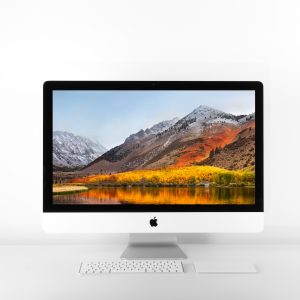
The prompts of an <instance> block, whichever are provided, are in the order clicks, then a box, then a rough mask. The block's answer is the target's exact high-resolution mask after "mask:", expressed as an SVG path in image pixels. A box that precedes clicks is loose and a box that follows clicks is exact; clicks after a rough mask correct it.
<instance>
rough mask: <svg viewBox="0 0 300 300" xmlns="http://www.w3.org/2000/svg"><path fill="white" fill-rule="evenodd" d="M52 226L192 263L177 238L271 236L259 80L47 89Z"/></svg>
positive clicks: (46, 214) (78, 84) (46, 218)
mask: <svg viewBox="0 0 300 300" xmlns="http://www.w3.org/2000/svg"><path fill="white" fill-rule="evenodd" d="M43 92H44V94H43V96H44V97H43V98H44V106H43V111H44V119H43V122H44V137H43V146H44V150H43V151H44V166H43V168H44V181H43V193H44V195H43V226H44V229H45V230H46V231H47V232H65V233H96V232H99V233H100V232H101V233H130V234H131V235H130V242H129V245H128V248H127V249H126V250H125V252H124V253H123V255H122V258H129V259H130V258H136V259H138V258H180V259H182V258H185V257H186V256H185V254H184V253H183V252H182V251H181V249H180V248H179V247H178V245H177V243H176V233H202V232H203V233H204V232H205V233H210V232H259V231H261V230H262V229H263V85H262V83H261V82H254V81H251V82H218V81H216V82H197V81H192V82H185V81H170V82H168V81H156V82H148V81H47V82H45V83H44V91H43Z"/></svg>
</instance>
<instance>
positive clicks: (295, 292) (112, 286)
mask: <svg viewBox="0 0 300 300" xmlns="http://www.w3.org/2000/svg"><path fill="white" fill-rule="evenodd" d="M124 247H125V245H110V246H108V245H101V246H99V245H89V246H76V245H75V246H73V245H68V246H61V245H60V246H49V245H45V246H0V299H2V300H10V299H13V300H15V299H16V300H17V299H22V300H27V299H28V300H37V299H38V300H44V299H51V300H54V299H55V300H60V299H63V300H68V299H72V300H76V299H80V300H90V299H97V300H99V299H101V300H102V299H103V300H109V299H114V300H116V299H122V300H127V299H128V300H129V299H130V300H135V299H139V300H141V299H151V300H159V299H172V300H175V299H180V300H185V299H197V300H199V299H205V300H210V299H212V300H216V299H218V300H219V299H220V300H221V299H222V300H226V299H230V300H248V299H249V300H279V299H280V300H300V245H285V246H283V245H257V246H254V245H182V246H181V247H182V249H183V250H184V251H185V252H186V254H187V255H188V256H189V260H187V261H186V262H185V264H184V267H185V271H186V273H185V274H171V275H170V274H138V275H137V274H107V275H95V276H80V275H78V273H77V271H78V268H79V264H80V262H81V261H82V260H101V259H106V258H110V259H111V258H112V259H117V258H119V256H120V254H121V252H122V250H123V249H124ZM197 259H198V260H200V259H201V260H230V261H247V262H253V263H254V264H255V265H256V267H257V268H258V269H259V273H257V274H196V273H195V272H194V268H193V265H192V261H193V260H197Z"/></svg>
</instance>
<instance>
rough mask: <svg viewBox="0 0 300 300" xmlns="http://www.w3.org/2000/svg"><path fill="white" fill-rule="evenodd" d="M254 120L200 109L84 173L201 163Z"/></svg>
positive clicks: (134, 138) (132, 141) (144, 133)
mask: <svg viewBox="0 0 300 300" xmlns="http://www.w3.org/2000/svg"><path fill="white" fill-rule="evenodd" d="M254 118H255V116H254V114H253V115H248V116H245V115H241V116H235V115H232V114H228V113H225V112H222V111H219V110H217V109H213V108H210V107H208V106H204V105H200V106H199V107H197V108H196V109H195V110H193V111H192V112H191V113H190V114H188V115H186V116H185V117H183V118H182V119H180V120H178V119H173V120H169V121H164V122H161V123H158V124H156V125H154V126H153V127H151V128H149V129H146V130H143V129H142V130H140V131H139V132H137V133H135V134H132V135H130V136H129V137H128V138H127V139H126V140H125V142H124V143H123V144H121V145H119V146H117V147H114V148H112V149H110V150H109V151H107V152H106V153H104V154H103V155H101V156H100V157H98V158H97V159H96V160H94V161H93V162H91V163H90V164H89V165H87V166H86V167H85V168H83V170H82V172H84V173H115V172H123V171H129V170H139V169H159V168H164V167H170V166H174V167H183V166H189V165H193V164H196V163H201V162H202V161H204V160H206V159H207V158H209V154H210V152H211V151H212V150H213V149H216V148H217V147H218V148H224V147H225V146H226V145H228V144H231V143H233V142H235V141H236V139H237V138H238V135H239V134H241V131H242V130H243V129H244V127H247V124H248V123H249V122H251V121H252V122H253V123H254V121H253V119H254Z"/></svg>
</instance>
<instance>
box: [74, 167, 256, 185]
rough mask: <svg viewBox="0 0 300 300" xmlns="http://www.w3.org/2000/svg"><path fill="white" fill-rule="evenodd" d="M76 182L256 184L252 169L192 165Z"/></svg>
mask: <svg viewBox="0 0 300 300" xmlns="http://www.w3.org/2000/svg"><path fill="white" fill-rule="evenodd" d="M73 182H74V183H90V184H92V183H95V184H96V183H99V184H115V185H147V184H148V185H197V184H201V183H203V182H210V183H216V184H219V185H230V184H236V185H254V184H255V173H254V171H250V170H237V171H231V170H226V169H222V168H218V167H212V166H190V167H183V168H166V169H160V170H136V171H128V172H123V173H116V174H112V175H102V174H99V175H92V176H88V177H84V178H77V179H74V180H73Z"/></svg>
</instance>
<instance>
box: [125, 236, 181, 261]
mask: <svg viewBox="0 0 300 300" xmlns="http://www.w3.org/2000/svg"><path fill="white" fill-rule="evenodd" d="M186 258H187V256H186V255H185V253H184V252H183V251H182V250H181V249H180V247H179V246H178V244H177V236H176V235H175V234H151V233H148V234H130V236H129V243H128V246H127V248H126V249H125V251H124V252H123V253H122V255H121V259H186Z"/></svg>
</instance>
